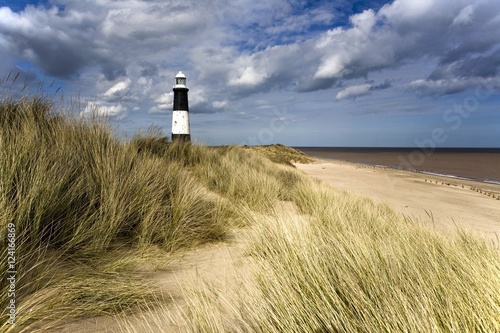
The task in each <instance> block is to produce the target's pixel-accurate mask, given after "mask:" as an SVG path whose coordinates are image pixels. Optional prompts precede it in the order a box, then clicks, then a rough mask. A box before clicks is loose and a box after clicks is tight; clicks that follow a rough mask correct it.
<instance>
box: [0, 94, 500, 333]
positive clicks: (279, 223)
mask: <svg viewBox="0 0 500 333" xmlns="http://www.w3.org/2000/svg"><path fill="white" fill-rule="evenodd" d="M56 109H57V108H55V107H54V105H53V102H51V101H48V100H46V99H44V98H43V97H23V98H18V99H9V98H7V99H4V101H3V102H1V103H0V234H1V235H2V236H1V238H0V252H1V253H0V255H1V256H2V258H6V257H7V235H8V225H9V224H13V225H14V226H15V229H16V270H17V276H16V302H18V308H17V309H18V316H17V318H16V323H17V326H15V327H13V326H11V325H9V324H8V323H7V321H6V320H5V318H7V316H6V313H7V312H6V311H7V310H6V304H7V302H8V301H9V299H8V298H7V297H6V295H7V289H8V287H9V286H8V283H7V280H6V279H5V278H3V279H2V280H1V281H0V289H1V290H0V292H1V295H2V296H1V298H0V305H1V309H0V314H1V316H2V322H1V323H0V330H1V331H2V332H4V331H5V332H11V331H12V332H14V331H16V332H17V331H24V332H36V331H40V332H42V331H44V329H46V328H47V327H49V326H50V325H54V324H55V321H58V320H66V319H68V318H88V317H93V316H99V315H119V314H123V313H137V311H140V310H143V311H150V312H151V313H154V315H153V320H154V323H155V325H154V326H155V327H161V325H162V322H163V320H164V319H163V318H162V316H163V315H165V316H166V313H167V311H169V310H168V309H167V308H168V302H170V300H169V299H168V295H162V293H161V291H159V290H158V289H157V288H156V287H155V286H153V285H150V284H148V283H147V281H145V280H144V274H143V273H144V266H145V263H147V264H149V266H151V267H152V268H151V269H153V270H154V269H157V268H158V267H163V268H165V267H168V262H169V260H170V259H169V258H170V257H169V255H170V254H171V253H174V252H176V251H182V250H184V249H188V248H190V247H193V246H197V245H200V244H203V243H206V242H213V241H221V240H224V239H225V237H226V235H227V234H228V231H229V230H231V229H234V228H237V227H246V228H250V229H252V230H253V233H252V234H254V235H255V237H254V238H252V239H250V240H249V245H248V251H249V253H250V254H251V256H252V261H253V262H254V263H255V266H256V267H257V269H256V271H255V272H254V273H255V274H254V282H255V283H249V286H248V289H247V290H245V289H243V290H242V291H241V297H240V298H239V299H238V300H231V301H229V300H224V299H223V298H221V297H220V295H219V294H218V291H217V290H215V289H213V288H212V287H211V286H210V285H207V284H204V283H200V285H199V286H198V287H199V288H198V290H197V291H196V292H194V293H193V294H192V295H191V296H190V299H189V302H188V309H185V310H183V312H182V313H183V315H184V317H185V325H186V327H187V328H188V330H190V331H193V332H234V331H240V332H401V331H406V332H496V331H500V316H498V314H499V313H500V256H499V253H498V251H497V249H494V248H493V247H492V246H490V245H488V244H487V243H486V242H484V241H481V240H479V239H476V238H474V237H472V236H470V235H469V234H467V233H465V232H458V233H457V234H456V235H455V236H449V237H447V238H444V237H442V236H440V235H438V234H437V233H435V232H434V231H432V230H428V229H426V228H423V227H421V226H419V225H417V224H415V223H413V222H411V221H409V220H407V219H404V218H403V217H401V216H400V215H398V214H396V213H395V212H394V211H393V210H392V209H390V208H389V207H387V206H385V205H377V204H374V203H373V202H371V201H370V200H368V199H363V198H358V197H355V196H352V195H349V194H346V193H343V192H338V191H335V190H333V189H332V188H330V187H328V186H326V185H323V184H321V183H319V182H317V181H313V180H311V179H309V178H307V177H305V176H303V175H301V174H299V173H298V172H296V171H295V170H293V169H292V168H290V167H289V166H286V164H289V163H290V162H291V161H298V159H300V158H301V157H300V156H301V154H300V153H298V152H296V151H294V150H293V149H291V148H288V147H284V146H280V145H275V146H267V147H253V148H251V149H250V148H242V147H234V146H227V147H206V146H201V145H196V144H189V143H179V142H169V141H168V140H167V139H166V138H164V137H161V136H160V135H159V134H158V133H148V134H146V135H137V136H136V137H135V138H133V139H132V140H130V141H129V142H122V141H120V140H118V139H117V138H116V137H115V135H114V134H113V132H112V130H111V129H110V126H109V125H108V124H107V123H106V122H105V121H103V120H99V119H94V118H90V119H80V118H73V117H71V116H69V115H65V114H61V113H55V112H54V110H56ZM304 161H305V160H304ZM273 162H277V163H280V164H285V166H283V165H277V164H275V163H273ZM280 207H281V208H280ZM0 269H1V270H2V272H5V271H7V261H6V260H2V261H0ZM97 285H98V286H97ZM222 301H223V302H224V304H222V305H221V302H222ZM231 302H234V303H231ZM162 309H164V310H165V311H162ZM150 319H151V318H150ZM169 320H171V318H169ZM165 325H166V323H165ZM148 327H149V329H151V331H152V332H153V331H155V329H154V328H152V326H148V325H144V326H143V329H142V331H148ZM123 331H124V332H135V331H136V330H135V328H133V327H130V326H127V325H124V328H123Z"/></svg>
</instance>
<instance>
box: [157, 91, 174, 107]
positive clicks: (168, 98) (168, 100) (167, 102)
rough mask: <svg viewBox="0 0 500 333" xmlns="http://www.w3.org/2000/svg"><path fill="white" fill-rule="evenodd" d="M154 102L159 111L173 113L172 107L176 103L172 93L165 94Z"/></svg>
mask: <svg viewBox="0 0 500 333" xmlns="http://www.w3.org/2000/svg"><path fill="white" fill-rule="evenodd" d="M154 101H155V103H156V108H157V109H158V110H170V111H172V105H173V104H172V103H173V102H174V93H173V92H172V91H171V92H168V93H163V94H161V95H160V96H159V97H158V98H156V99H155V100H154Z"/></svg>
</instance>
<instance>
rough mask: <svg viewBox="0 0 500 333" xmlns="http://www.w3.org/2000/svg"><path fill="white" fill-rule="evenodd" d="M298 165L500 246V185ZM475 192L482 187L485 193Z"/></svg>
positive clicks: (338, 165)
mask: <svg viewBox="0 0 500 333" xmlns="http://www.w3.org/2000/svg"><path fill="white" fill-rule="evenodd" d="M296 167H297V168H298V169H299V170H301V171H302V172H304V173H305V174H307V175H309V176H313V177H316V178H319V179H321V180H323V181H325V182H327V183H328V184H330V185H331V186H332V187H334V188H337V189H341V190H345V191H348V192H351V193H355V194H358V195H363V196H367V197H369V198H371V199H372V200H374V201H376V202H385V203H388V204H389V205H391V206H392V207H394V208H395V209H396V210H398V211H399V212H401V213H402V214H404V215H406V216H408V217H411V218H413V219H416V220H419V221H421V222H422V223H425V224H430V225H434V227H436V228H438V229H440V230H449V228H455V227H454V226H455V225H457V226H460V227H465V228H467V229H471V230H472V231H474V232H477V233H479V234H481V235H482V236H484V237H486V238H487V239H489V240H491V241H492V242H494V243H495V244H496V245H497V246H498V244H499V238H500V200H497V198H498V197H500V185H492V184H485V183H480V182H473V181H466V180H459V179H450V178H445V177H437V176H430V175H426V174H419V173H413V172H406V171H400V170H394V169H388V168H380V167H370V166H364V165H356V164H352V163H348V162H342V161H335V160H316V162H315V163H313V164H296ZM436 182H437V184H436ZM447 184H449V185H447ZM475 188H482V190H481V191H482V193H480V192H476V191H474V189H475ZM431 216H432V217H433V218H431Z"/></svg>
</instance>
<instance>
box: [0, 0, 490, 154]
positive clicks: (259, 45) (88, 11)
mask: <svg viewBox="0 0 500 333" xmlns="http://www.w3.org/2000/svg"><path fill="white" fill-rule="evenodd" d="M0 59H1V61H0V77H1V78H3V79H4V81H5V78H7V75H8V74H9V73H10V72H14V73H18V72H19V73H20V76H19V79H18V80H17V81H16V83H15V84H17V85H24V82H27V83H28V84H29V86H30V87H36V86H37V85H38V84H40V83H43V84H44V89H45V92H46V93H48V94H52V93H55V94H56V96H57V97H60V96H64V99H65V100H70V99H72V98H73V99H75V98H78V99H79V100H80V101H82V105H81V106H80V109H79V110H77V111H75V112H79V113H81V114H82V115H86V114H89V113H90V112H91V110H94V109H96V108H97V109H98V110H99V111H98V112H100V113H101V114H104V115H107V116H109V117H110V119H111V121H112V123H113V125H114V126H115V127H116V130H117V132H118V133H119V134H120V135H123V136H124V137H130V136H132V135H133V134H134V133H136V132H137V131H139V130H147V129H148V128H151V127H155V128H159V129H161V130H162V132H163V133H164V135H168V136H170V131H171V116H172V97H173V93H172V86H173V84H174V77H175V74H176V73H177V72H178V71H179V70H182V71H183V72H184V73H185V74H186V76H187V83H188V87H189V88H190V91H189V102H190V117H191V134H192V136H193V138H194V139H195V140H197V141H198V142H201V143H206V144H216V145H219V144H270V143H276V142H279V143H283V144H287V145H292V146H405V147H416V146H422V147H431V146H440V147H500V109H499V106H500V2H499V1H498V0H467V1H462V0H419V1H416V0H395V1H372V0H365V1H346V0H338V1H321V0H316V1H301V0H206V1H195V0H182V1H181V0H92V1H90V0H45V1H40V0H39V1H35V0H32V1H19V0H0ZM10 81H12V76H11V77H10ZM7 86H9V85H8V84H6V82H4V83H3V84H2V88H3V89H5V88H6V87H7ZM56 90H57V93H56ZM83 102H86V103H87V106H85V105H84V104H85V103H83Z"/></svg>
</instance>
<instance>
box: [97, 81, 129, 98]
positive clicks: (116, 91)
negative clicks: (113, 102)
mask: <svg viewBox="0 0 500 333" xmlns="http://www.w3.org/2000/svg"><path fill="white" fill-rule="evenodd" d="M131 82H132V81H131V80H130V79H126V80H124V81H120V82H118V83H116V84H115V85H113V86H112V87H111V88H109V89H108V90H107V91H106V92H105V93H104V94H103V96H104V97H105V98H107V99H110V98H117V97H121V96H123V95H124V94H125V93H126V92H127V89H128V87H129V86H130V83H131Z"/></svg>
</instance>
